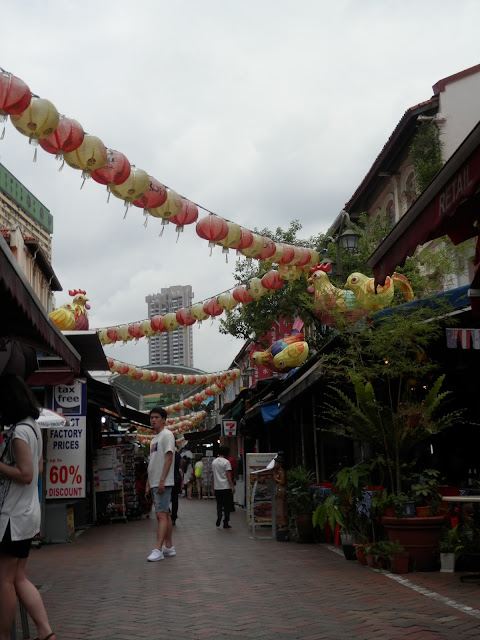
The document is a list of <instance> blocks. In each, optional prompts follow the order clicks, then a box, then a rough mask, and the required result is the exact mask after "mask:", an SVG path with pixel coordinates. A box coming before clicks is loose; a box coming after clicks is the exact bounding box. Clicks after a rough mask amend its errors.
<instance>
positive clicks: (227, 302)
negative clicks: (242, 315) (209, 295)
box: [217, 291, 238, 311]
mask: <svg viewBox="0 0 480 640" xmlns="http://www.w3.org/2000/svg"><path fill="white" fill-rule="evenodd" d="M217 301H218V304H219V305H220V307H222V309H224V310H225V311H232V309H235V307H236V306H237V304H238V301H237V300H235V298H234V297H233V296H232V294H231V293H230V291H226V292H225V293H221V294H220V295H219V296H218V297H217Z"/></svg>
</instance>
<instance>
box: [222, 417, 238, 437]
mask: <svg viewBox="0 0 480 640" xmlns="http://www.w3.org/2000/svg"><path fill="white" fill-rule="evenodd" d="M222 435H223V436H236V435H237V421H236V420H222Z"/></svg>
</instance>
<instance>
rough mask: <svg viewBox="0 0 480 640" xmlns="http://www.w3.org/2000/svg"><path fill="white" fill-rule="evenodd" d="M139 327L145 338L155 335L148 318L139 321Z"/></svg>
mask: <svg viewBox="0 0 480 640" xmlns="http://www.w3.org/2000/svg"><path fill="white" fill-rule="evenodd" d="M140 327H141V330H142V333H143V335H144V336H145V337H146V338H150V337H151V336H153V335H155V331H154V330H153V329H152V324H151V322H150V320H143V321H142V322H141V323H140Z"/></svg>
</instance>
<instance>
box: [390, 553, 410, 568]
mask: <svg viewBox="0 0 480 640" xmlns="http://www.w3.org/2000/svg"><path fill="white" fill-rule="evenodd" d="M409 560H410V554H409V553H408V551H402V553H396V554H395V555H394V556H392V557H391V559H390V568H391V570H392V573H408V562H409Z"/></svg>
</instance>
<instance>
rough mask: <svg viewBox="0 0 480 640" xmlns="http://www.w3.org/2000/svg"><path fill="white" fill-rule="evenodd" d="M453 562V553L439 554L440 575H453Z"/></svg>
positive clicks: (454, 558)
mask: <svg viewBox="0 0 480 640" xmlns="http://www.w3.org/2000/svg"><path fill="white" fill-rule="evenodd" d="M455 560H456V557H455V554H454V553H441V554H440V573H454V571H455Z"/></svg>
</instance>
